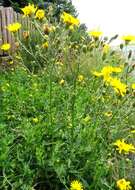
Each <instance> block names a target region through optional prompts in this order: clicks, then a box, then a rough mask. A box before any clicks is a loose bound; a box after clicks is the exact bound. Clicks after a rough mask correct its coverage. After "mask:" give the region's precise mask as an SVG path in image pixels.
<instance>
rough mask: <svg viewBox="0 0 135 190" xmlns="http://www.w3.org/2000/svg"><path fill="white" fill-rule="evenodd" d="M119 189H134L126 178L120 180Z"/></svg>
mask: <svg viewBox="0 0 135 190" xmlns="http://www.w3.org/2000/svg"><path fill="white" fill-rule="evenodd" d="M117 187H118V188H119V190H130V189H132V187H131V185H130V181H126V180H125V179H124V178H123V179H119V180H118V181H117Z"/></svg>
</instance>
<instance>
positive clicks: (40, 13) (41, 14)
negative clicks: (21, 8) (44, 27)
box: [36, 9, 45, 20]
mask: <svg viewBox="0 0 135 190" xmlns="http://www.w3.org/2000/svg"><path fill="white" fill-rule="evenodd" d="M44 17H45V12H44V10H43V9H39V10H38V11H37V12H36V18H37V19H39V20H42V19H43V18H44Z"/></svg>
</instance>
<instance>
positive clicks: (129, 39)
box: [121, 35, 135, 42]
mask: <svg viewBox="0 0 135 190" xmlns="http://www.w3.org/2000/svg"><path fill="white" fill-rule="evenodd" d="M121 39H122V40H124V41H125V42H130V41H135V36H133V35H127V36H122V38H121Z"/></svg>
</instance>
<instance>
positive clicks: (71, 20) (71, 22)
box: [61, 12, 80, 26]
mask: <svg viewBox="0 0 135 190" xmlns="http://www.w3.org/2000/svg"><path fill="white" fill-rule="evenodd" d="M61 19H62V20H63V22H64V23H65V24H67V25H75V26H78V25H79V24H80V21H79V20H78V19H77V18H75V17H73V16H72V15H70V14H68V13H66V12H63V14H62V15H61Z"/></svg>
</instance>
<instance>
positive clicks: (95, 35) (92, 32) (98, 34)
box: [89, 30, 103, 39]
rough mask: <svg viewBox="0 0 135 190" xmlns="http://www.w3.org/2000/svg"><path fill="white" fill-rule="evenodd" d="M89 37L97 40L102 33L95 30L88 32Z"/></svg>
mask: <svg viewBox="0 0 135 190" xmlns="http://www.w3.org/2000/svg"><path fill="white" fill-rule="evenodd" d="M89 35H90V36H92V37H93V38H97V39H98V38H99V37H100V36H102V35H103V32H101V31H97V30H93V31H90V32H89Z"/></svg>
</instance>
